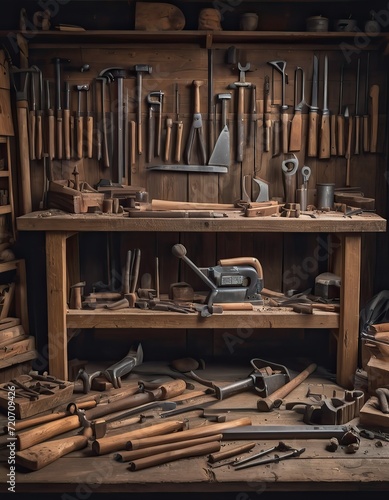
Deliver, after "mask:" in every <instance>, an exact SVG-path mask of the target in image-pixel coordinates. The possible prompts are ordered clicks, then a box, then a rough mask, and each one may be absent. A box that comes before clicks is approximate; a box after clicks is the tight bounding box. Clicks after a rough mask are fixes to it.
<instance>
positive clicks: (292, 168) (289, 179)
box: [281, 153, 299, 203]
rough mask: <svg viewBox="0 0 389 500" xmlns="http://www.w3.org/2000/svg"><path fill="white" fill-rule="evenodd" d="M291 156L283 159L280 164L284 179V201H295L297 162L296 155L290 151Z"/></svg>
mask: <svg viewBox="0 0 389 500" xmlns="http://www.w3.org/2000/svg"><path fill="white" fill-rule="evenodd" d="M292 155H293V158H289V159H287V160H284V161H283V162H282V164H281V169H282V177H283V181H284V192H285V196H284V198H285V200H284V201H285V203H295V197H296V172H297V170H298V166H299V162H298V159H297V156H296V155H295V154H294V153H292Z"/></svg>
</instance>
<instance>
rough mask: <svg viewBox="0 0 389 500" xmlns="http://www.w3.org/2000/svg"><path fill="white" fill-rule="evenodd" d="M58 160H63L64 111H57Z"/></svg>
mask: <svg viewBox="0 0 389 500" xmlns="http://www.w3.org/2000/svg"><path fill="white" fill-rule="evenodd" d="M56 138H57V160H62V156H63V154H62V151H63V115H62V110H58V111H57V133H56Z"/></svg>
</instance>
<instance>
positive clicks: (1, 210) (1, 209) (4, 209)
mask: <svg viewBox="0 0 389 500" xmlns="http://www.w3.org/2000/svg"><path fill="white" fill-rule="evenodd" d="M10 213H12V208H11V205H1V206H0V215H3V214H10Z"/></svg>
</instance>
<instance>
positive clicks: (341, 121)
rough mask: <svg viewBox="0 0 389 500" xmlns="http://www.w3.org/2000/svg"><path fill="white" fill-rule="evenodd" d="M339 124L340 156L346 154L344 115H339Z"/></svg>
mask: <svg viewBox="0 0 389 500" xmlns="http://www.w3.org/2000/svg"><path fill="white" fill-rule="evenodd" d="M336 121H337V124H338V156H344V155H345V152H344V116H343V115H338V116H337V119H336Z"/></svg>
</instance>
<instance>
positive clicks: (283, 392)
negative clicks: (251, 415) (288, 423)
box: [257, 363, 317, 412]
mask: <svg viewBox="0 0 389 500" xmlns="http://www.w3.org/2000/svg"><path fill="white" fill-rule="evenodd" d="M316 368H317V365H316V364H315V363H311V364H310V365H309V366H308V367H307V368H305V370H303V371H302V372H301V373H299V374H298V375H296V377H294V378H292V379H291V380H290V381H289V382H287V383H286V384H285V385H283V386H282V387H280V388H279V389H277V390H276V391H274V392H273V393H272V394H271V395H270V396H267V397H266V398H261V399H258V401H257V409H258V411H260V412H267V411H271V410H273V409H274V408H278V407H279V406H280V405H281V404H282V399H283V398H284V397H285V396H287V395H288V394H289V393H290V392H292V391H293V389H295V388H296V387H298V386H299V385H300V384H301V383H302V382H304V380H305V379H306V378H308V377H309V375H311V374H312V373H313V372H314V371H315V370H316Z"/></svg>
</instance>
